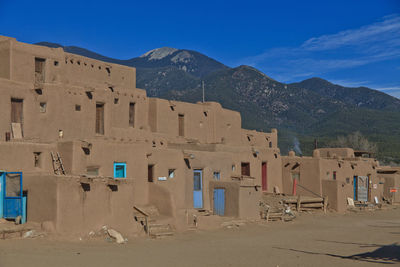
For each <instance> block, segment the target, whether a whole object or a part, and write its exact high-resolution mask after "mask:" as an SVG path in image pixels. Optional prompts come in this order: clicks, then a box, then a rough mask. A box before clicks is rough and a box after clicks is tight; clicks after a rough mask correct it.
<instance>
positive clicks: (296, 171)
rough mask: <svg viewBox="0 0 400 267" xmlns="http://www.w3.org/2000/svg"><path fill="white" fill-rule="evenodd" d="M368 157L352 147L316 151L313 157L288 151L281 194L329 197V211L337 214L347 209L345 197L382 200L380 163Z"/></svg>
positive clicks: (361, 199) (283, 165)
mask: <svg viewBox="0 0 400 267" xmlns="http://www.w3.org/2000/svg"><path fill="white" fill-rule="evenodd" d="M369 156H370V155H369V153H367V152H362V151H354V150H353V149H351V148H319V149H315V150H314V152H313V156H312V157H298V156H296V155H295V153H294V152H293V151H291V152H290V153H289V155H288V156H284V157H282V183H283V192H284V193H286V194H290V195H292V194H293V195H296V194H297V195H302V196H310V197H316V196H320V197H326V196H328V198H329V206H330V208H332V209H335V210H336V211H339V212H343V211H345V210H346V209H347V198H351V199H353V200H358V201H363V202H375V197H377V199H378V201H381V196H382V193H383V185H384V182H385V181H384V180H383V179H381V180H380V179H379V178H378V175H377V168H378V167H379V162H378V161H377V160H375V159H374V158H371V157H369Z"/></svg>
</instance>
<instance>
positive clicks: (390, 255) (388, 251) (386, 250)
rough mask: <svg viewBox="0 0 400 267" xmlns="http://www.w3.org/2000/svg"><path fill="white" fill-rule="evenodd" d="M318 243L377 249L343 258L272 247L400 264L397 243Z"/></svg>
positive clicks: (356, 259)
mask: <svg viewBox="0 0 400 267" xmlns="http://www.w3.org/2000/svg"><path fill="white" fill-rule="evenodd" d="M317 241H320V242H330V243H339V244H352V245H359V246H360V247H364V248H365V247H377V249H375V250H373V251H370V252H365V253H360V254H354V255H350V256H343V255H338V254H331V253H322V252H313V251H305V250H299V249H293V248H281V247H274V248H275V249H282V250H289V251H294V252H299V253H304V254H312V255H326V256H330V257H335V258H340V259H346V260H355V261H363V262H370V263H381V264H399V263H400V246H399V245H398V244H397V243H393V244H390V245H380V244H361V243H349V242H339V241H329V240H317Z"/></svg>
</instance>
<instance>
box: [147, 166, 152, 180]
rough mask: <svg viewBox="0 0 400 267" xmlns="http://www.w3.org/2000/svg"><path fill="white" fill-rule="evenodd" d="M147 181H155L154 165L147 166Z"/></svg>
mask: <svg viewBox="0 0 400 267" xmlns="http://www.w3.org/2000/svg"><path fill="white" fill-rule="evenodd" d="M147 181H148V182H149V183H152V182H154V165H148V166H147Z"/></svg>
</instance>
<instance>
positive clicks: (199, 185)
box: [0, 36, 282, 235]
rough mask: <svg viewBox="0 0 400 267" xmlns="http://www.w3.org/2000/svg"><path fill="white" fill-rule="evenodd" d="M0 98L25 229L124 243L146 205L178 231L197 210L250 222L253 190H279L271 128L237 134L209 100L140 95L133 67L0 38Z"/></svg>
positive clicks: (7, 158)
mask: <svg viewBox="0 0 400 267" xmlns="http://www.w3.org/2000/svg"><path fill="white" fill-rule="evenodd" d="M0 94H1V98H0V108H1V114H2V115H1V120H0V140H1V141H0V149H1V151H2V153H1V155H0V169H2V170H5V171H22V172H23V179H24V183H23V190H24V192H25V194H26V195H27V219H28V221H34V222H45V225H47V227H51V228H54V229H55V230H56V231H57V232H66V233H84V232H86V233H87V231H89V230H93V229H99V227H101V226H102V225H105V224H106V225H112V226H113V227H115V228H117V229H119V230H121V231H123V232H124V233H125V234H127V235H130V234H134V233H135V232H136V231H138V227H137V223H136V222H135V221H134V220H133V216H132V212H133V207H134V206H146V205H153V206H156V207H157V208H158V210H159V212H160V213H161V214H162V215H164V216H165V218H167V219H168V220H169V221H170V222H171V223H173V224H174V225H175V227H177V228H178V229H179V228H181V229H184V228H185V227H186V226H187V222H188V219H187V218H188V217H190V216H191V214H196V212H198V210H208V211H211V212H212V213H214V214H219V215H224V216H232V217H257V216H258V201H259V200H260V198H261V194H262V192H263V191H264V192H273V191H274V190H276V191H279V190H280V191H282V179H281V176H282V175H281V172H282V167H281V156H280V151H279V149H278V147H277V131H276V130H272V131H271V133H262V132H256V131H250V130H245V129H242V128H241V117H240V114H239V113H238V112H235V111H231V110H227V109H224V108H222V107H221V105H220V104H218V103H213V102H206V103H197V104H190V103H183V102H177V101H168V100H164V99H157V98H148V97H147V96H146V91H145V90H142V89H138V88H136V71H135V69H134V68H130V67H126V66H121V65H116V64H110V63H105V62H101V61H98V60H93V59H89V58H86V57H82V56H78V55H74V54H69V53H65V52H64V51H63V49H62V48H47V47H41V46H36V45H31V44H26V43H21V42H18V41H16V40H15V39H14V38H9V37H4V36H0ZM57 153H59V155H60V157H61V159H62V162H63V166H64V169H65V174H63V173H62V172H60V173H59V174H55V172H57V170H58V168H54V166H53V164H54V162H53V161H52V156H51V154H53V155H57ZM55 163H56V164H57V162H55ZM221 196H222V197H221ZM188 214H189V215H188Z"/></svg>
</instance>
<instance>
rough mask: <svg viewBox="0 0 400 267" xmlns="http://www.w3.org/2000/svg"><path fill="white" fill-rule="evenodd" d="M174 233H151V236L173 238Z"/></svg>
mask: <svg viewBox="0 0 400 267" xmlns="http://www.w3.org/2000/svg"><path fill="white" fill-rule="evenodd" d="M173 235H174V232H161V233H150V236H151V237H153V238H162V237H167V236H173Z"/></svg>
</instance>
